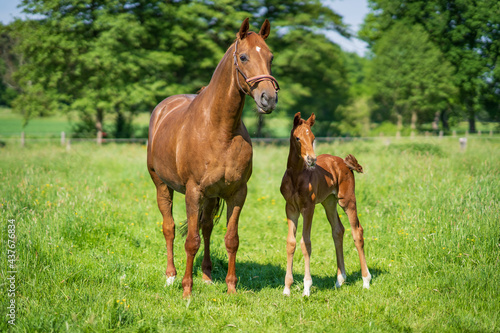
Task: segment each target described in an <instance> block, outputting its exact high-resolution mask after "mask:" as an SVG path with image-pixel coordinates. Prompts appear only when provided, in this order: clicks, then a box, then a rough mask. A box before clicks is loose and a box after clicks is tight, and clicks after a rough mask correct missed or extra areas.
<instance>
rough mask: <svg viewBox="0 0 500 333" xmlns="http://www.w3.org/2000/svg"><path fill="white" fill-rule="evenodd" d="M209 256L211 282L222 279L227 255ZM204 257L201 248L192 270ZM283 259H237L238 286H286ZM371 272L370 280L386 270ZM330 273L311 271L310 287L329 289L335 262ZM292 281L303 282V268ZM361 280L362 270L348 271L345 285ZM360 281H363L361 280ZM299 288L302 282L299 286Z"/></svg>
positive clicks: (196, 270)
mask: <svg viewBox="0 0 500 333" xmlns="http://www.w3.org/2000/svg"><path fill="white" fill-rule="evenodd" d="M211 257H212V280H213V281H214V282H220V283H225V281H226V274H227V256H226V254H225V253H219V252H216V253H211ZM202 261H203V251H200V252H199V254H198V255H197V256H196V259H195V265H194V268H193V274H197V273H198V272H200V271H201V263H202ZM285 263H286V262H284V263H283V266H280V265H274V264H262V263H255V262H245V261H242V260H239V261H238V259H236V276H237V277H238V285H237V288H242V289H245V290H251V291H254V292H258V291H260V290H262V289H266V288H277V289H281V288H284V286H285V275H286V267H285ZM369 269H370V273H371V275H372V280H371V284H373V282H375V281H376V280H377V278H378V277H379V276H380V275H382V274H386V273H387V271H386V270H383V269H379V268H370V267H369ZM331 271H332V275H331V276H318V275H314V273H313V274H312V280H313V287H314V288H317V289H322V290H323V289H332V288H334V287H335V282H336V281H337V275H336V274H337V267H336V265H335V263H333V264H332V267H331ZM293 279H294V285H296V284H302V283H303V281H304V274H303V272H299V271H296V270H295V271H294V274H293ZM358 281H360V282H361V281H362V279H361V271H360V270H359V271H355V272H353V273H351V274H348V275H347V278H346V282H345V284H344V285H350V284H353V283H357V282H358ZM361 283H362V282H361ZM301 288H302V286H301Z"/></svg>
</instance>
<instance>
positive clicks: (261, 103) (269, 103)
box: [255, 91, 278, 114]
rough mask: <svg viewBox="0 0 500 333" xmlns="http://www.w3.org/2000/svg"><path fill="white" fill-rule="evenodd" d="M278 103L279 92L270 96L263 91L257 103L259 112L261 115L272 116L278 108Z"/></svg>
mask: <svg viewBox="0 0 500 333" xmlns="http://www.w3.org/2000/svg"><path fill="white" fill-rule="evenodd" d="M270 95H271V96H270ZM277 102H278V93H277V92H274V93H272V94H268V93H267V92H266V91H263V92H262V93H261V94H260V96H258V98H257V99H256V101H255V103H256V104H257V108H258V109H257V112H258V113H260V114H270V113H271V112H273V110H274V109H275V108H276V103H277Z"/></svg>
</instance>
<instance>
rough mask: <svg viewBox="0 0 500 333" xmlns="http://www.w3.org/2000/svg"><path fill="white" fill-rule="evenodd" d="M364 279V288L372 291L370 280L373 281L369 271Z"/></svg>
mask: <svg viewBox="0 0 500 333" xmlns="http://www.w3.org/2000/svg"><path fill="white" fill-rule="evenodd" d="M362 278H363V288H365V289H370V280H371V279H372V275H371V274H370V271H368V275H367V276H366V277H364V276H362Z"/></svg>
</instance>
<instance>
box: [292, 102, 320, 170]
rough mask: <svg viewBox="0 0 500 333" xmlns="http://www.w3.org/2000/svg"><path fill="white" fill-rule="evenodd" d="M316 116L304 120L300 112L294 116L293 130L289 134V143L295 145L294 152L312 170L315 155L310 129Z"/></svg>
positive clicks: (314, 163)
mask: <svg viewBox="0 0 500 333" xmlns="http://www.w3.org/2000/svg"><path fill="white" fill-rule="evenodd" d="M315 120H316V116H315V115H314V113H313V114H311V116H310V117H309V119H307V120H304V119H302V118H301V117H300V112H297V113H296V114H295V117H294V118H293V129H292V133H291V138H290V139H291V141H292V143H291V144H293V145H295V150H296V151H297V153H298V154H299V156H300V157H301V158H302V159H304V163H305V164H306V166H307V167H308V168H313V167H314V166H315V165H316V153H315V152H314V139H315V137H314V134H313V132H312V131H311V127H312V126H313V125H314V121H315Z"/></svg>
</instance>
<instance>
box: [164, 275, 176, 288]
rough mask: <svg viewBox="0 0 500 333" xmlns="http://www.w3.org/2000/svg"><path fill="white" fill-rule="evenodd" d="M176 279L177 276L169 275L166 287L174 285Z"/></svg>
mask: <svg viewBox="0 0 500 333" xmlns="http://www.w3.org/2000/svg"><path fill="white" fill-rule="evenodd" d="M174 281H175V276H169V277H167V281H165V287H166V286H171V285H173V284H174Z"/></svg>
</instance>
